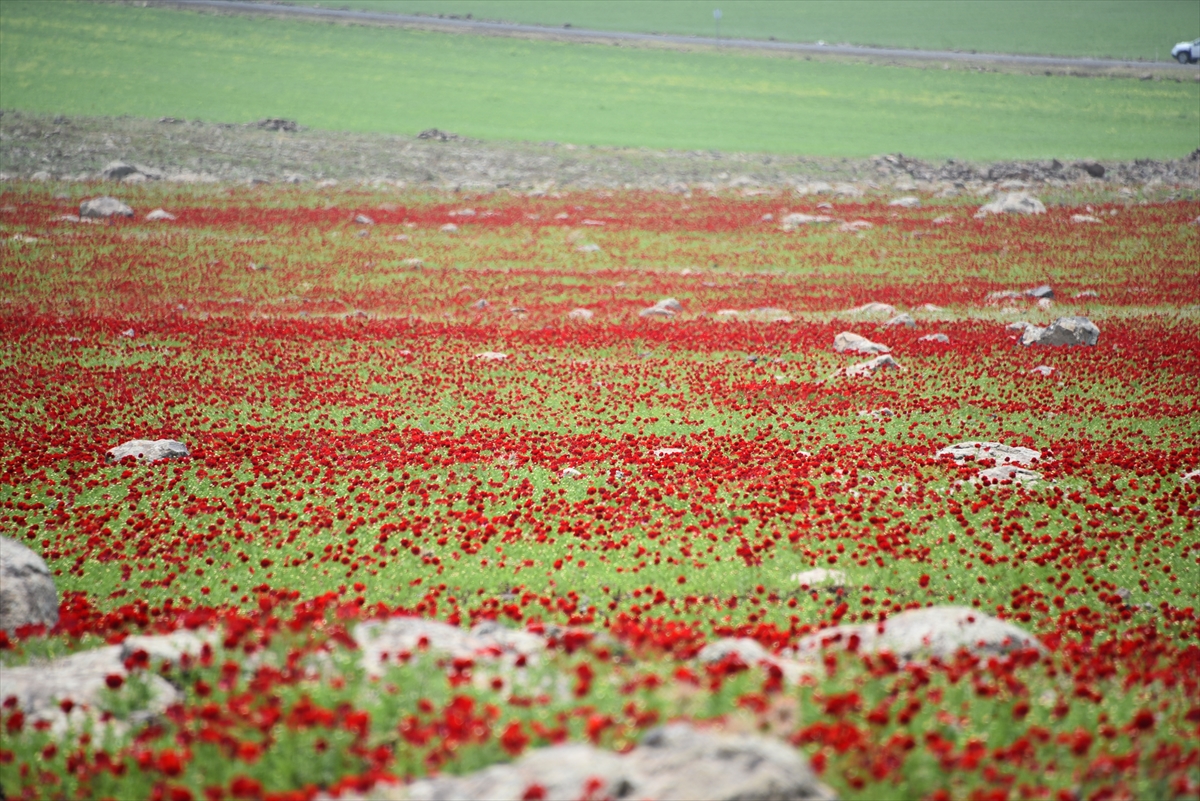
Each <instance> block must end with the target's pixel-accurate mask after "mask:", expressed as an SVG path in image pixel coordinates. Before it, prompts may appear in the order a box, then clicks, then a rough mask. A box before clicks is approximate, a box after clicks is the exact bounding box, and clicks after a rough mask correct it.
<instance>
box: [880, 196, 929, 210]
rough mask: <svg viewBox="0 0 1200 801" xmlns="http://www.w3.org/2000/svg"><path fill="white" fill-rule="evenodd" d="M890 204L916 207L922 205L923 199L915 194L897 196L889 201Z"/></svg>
mask: <svg viewBox="0 0 1200 801" xmlns="http://www.w3.org/2000/svg"><path fill="white" fill-rule="evenodd" d="M888 205H889V206H897V207H899V208H902V209H915V208H917V207H918V206H920V205H921V199H920V198H919V197H914V196H913V195H907V196H905V197H898V198H896V199H895V200H893V201H892V202H891V203H888Z"/></svg>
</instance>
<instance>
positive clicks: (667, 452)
mask: <svg viewBox="0 0 1200 801" xmlns="http://www.w3.org/2000/svg"><path fill="white" fill-rule="evenodd" d="M677 453H683V448H655V449H654V455H655V456H672V455H674V454H677Z"/></svg>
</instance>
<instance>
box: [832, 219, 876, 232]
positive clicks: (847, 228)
mask: <svg viewBox="0 0 1200 801" xmlns="http://www.w3.org/2000/svg"><path fill="white" fill-rule="evenodd" d="M874 227H875V224H874V223H870V222H867V221H866V220H855V221H854V222H845V223H842V224H841V225H839V226H838V230H839V231H842V232H843V233H848V234H849V233H854V232H856V231H865V230H867V229H868V228H874Z"/></svg>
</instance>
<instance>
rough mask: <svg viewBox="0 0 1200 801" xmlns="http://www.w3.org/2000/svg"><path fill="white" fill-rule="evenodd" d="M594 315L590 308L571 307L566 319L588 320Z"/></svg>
mask: <svg viewBox="0 0 1200 801" xmlns="http://www.w3.org/2000/svg"><path fill="white" fill-rule="evenodd" d="M595 316H596V313H595V312H594V311H592V310H591V309H571V310H570V311H569V312H567V319H568V320H590V319H592V318H593V317H595Z"/></svg>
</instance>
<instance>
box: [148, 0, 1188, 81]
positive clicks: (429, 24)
mask: <svg viewBox="0 0 1200 801" xmlns="http://www.w3.org/2000/svg"><path fill="white" fill-rule="evenodd" d="M157 5H172V6H177V7H184V8H188V7H190V8H210V9H222V10H225V11H236V12H239V13H250V14H272V15H276V16H280V15H282V16H292V17H301V18H309V19H330V20H346V21H359V22H372V23H387V24H392V25H403V26H413V27H421V28H438V29H443V30H445V29H450V30H462V31H475V32H478V33H491V34H498V35H505V34H509V35H512V34H519V35H526V36H528V35H533V36H552V37H554V38H556V39H567V40H571V39H575V40H579V41H593V42H594V41H607V42H640V43H656V42H658V43H667V44H676V45H700V46H704V47H713V46H720V47H729V48H732V49H739V50H743V49H744V50H771V51H776V52H785V53H814V54H823V55H841V56H865V57H868V58H898V59H920V60H928V61H943V62H944V61H969V62H976V63H979V62H985V63H993V64H1009V65H1014V66H1027V67H1059V68H1069V67H1077V68H1080V69H1110V68H1114V67H1118V68H1126V69H1128V68H1138V67H1141V68H1146V67H1154V68H1155V69H1183V70H1186V69H1191V70H1195V69H1196V67H1195V66H1191V65H1183V64H1179V63H1177V62H1174V61H1165V62H1164V61H1158V62H1151V61H1119V60H1116V59H1102V58H1061V57H1056V56H1024V55H1014V54H1009V53H969V52H961V51H954V50H904V49H900V48H889V47H858V46H854V45H829V44H806V43H801V42H771V41H765V42H764V41H761V40H758V39H714V38H712V37H705V36H676V35H674V34H652V33H621V32H614V31H595V30H586V29H582V28H551V27H549V26H545V25H518V24H515V23H507V22H483V21H481V20H473V19H446V18H443V17H427V16H415V15H409V14H383V13H379V12H374V11H349V10H342V9H335V8H313V7H311V6H287V5H276V4H267V3H250V2H242V1H240V0H160V1H159V2H158V3H157Z"/></svg>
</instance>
